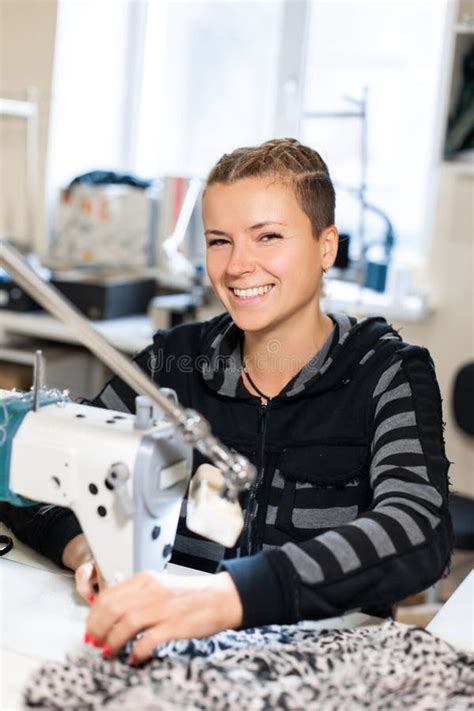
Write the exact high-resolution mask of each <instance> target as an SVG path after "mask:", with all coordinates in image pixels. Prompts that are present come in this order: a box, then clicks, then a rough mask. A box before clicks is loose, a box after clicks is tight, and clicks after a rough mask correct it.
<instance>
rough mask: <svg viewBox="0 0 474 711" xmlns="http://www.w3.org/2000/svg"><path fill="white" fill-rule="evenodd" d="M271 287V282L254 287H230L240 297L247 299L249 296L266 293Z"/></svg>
mask: <svg viewBox="0 0 474 711" xmlns="http://www.w3.org/2000/svg"><path fill="white" fill-rule="evenodd" d="M272 287H273V284H268V285H267V286H259V287H257V288H256V289H232V291H233V292H234V294H235V295H236V296H239V297H240V298H241V299H248V298H250V297H251V296H263V294H267V293H268V292H269V291H270V289H271V288H272Z"/></svg>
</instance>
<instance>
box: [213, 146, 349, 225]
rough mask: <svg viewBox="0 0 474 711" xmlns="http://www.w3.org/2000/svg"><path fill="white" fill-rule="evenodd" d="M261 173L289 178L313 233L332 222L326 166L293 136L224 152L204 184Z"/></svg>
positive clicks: (330, 186)
mask: <svg viewBox="0 0 474 711" xmlns="http://www.w3.org/2000/svg"><path fill="white" fill-rule="evenodd" d="M265 176H274V177H275V178H279V179H281V180H284V181H286V180H289V181H290V183H291V184H292V186H293V189H294V192H295V196H296V199H297V200H298V203H299V205H300V207H301V208H302V210H303V211H304V212H305V213H306V215H307V216H308V218H309V220H310V222H311V226H312V231H313V235H314V237H316V238H318V237H319V236H320V234H321V232H322V231H323V230H324V229H325V228H326V227H330V226H331V225H333V224H334V212H335V207H336V196H335V192H334V186H333V184H332V181H331V177H330V175H329V170H328V167H327V165H326V163H325V162H324V160H323V159H322V158H321V156H320V155H319V153H317V151H315V150H314V149H313V148H309V146H304V145H303V144H301V143H300V142H299V141H297V140H296V139H295V138H275V139H273V140H271V141H266V142H265V143H262V144H261V145H260V146H251V147H247V148H237V149H236V150H235V151H232V153H225V154H224V155H223V156H222V158H220V159H219V160H218V161H217V163H216V164H215V166H214V167H213V168H212V170H211V171H210V173H209V175H208V178H207V181H206V188H208V187H210V186H211V185H213V184H214V183H224V184H231V183H235V182H237V181H238V180H242V179H243V178H256V177H265Z"/></svg>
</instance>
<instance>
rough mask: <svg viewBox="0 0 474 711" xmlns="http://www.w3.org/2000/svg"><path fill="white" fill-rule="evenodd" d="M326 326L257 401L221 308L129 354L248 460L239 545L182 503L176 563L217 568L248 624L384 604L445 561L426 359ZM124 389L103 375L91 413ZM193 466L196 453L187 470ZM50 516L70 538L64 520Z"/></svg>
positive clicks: (446, 525) (436, 433)
mask: <svg viewBox="0 0 474 711" xmlns="http://www.w3.org/2000/svg"><path fill="white" fill-rule="evenodd" d="M332 318H333V321H334V323H335V328H334V330H333V334H332V336H331V337H330V338H329V339H328V341H327V343H326V344H325V345H324V347H323V348H322V350H321V351H320V352H319V353H318V354H316V355H315V357H314V358H313V359H312V360H311V361H310V362H309V363H308V364H307V365H306V366H305V367H304V368H303V369H302V370H301V371H300V372H299V373H298V375H297V376H296V377H295V378H294V379H293V380H292V381H291V382H290V383H288V385H287V386H286V387H285V388H284V390H283V391H282V392H281V393H280V394H279V395H278V396H276V397H274V398H272V399H271V400H270V401H269V402H268V405H267V406H266V407H265V406H262V405H261V403H260V399H259V398H256V397H254V396H252V395H250V393H249V392H248V391H247V390H246V388H245V386H244V384H243V382H242V379H241V375H240V366H241V340H242V332H241V331H240V330H239V329H238V328H237V327H236V326H235V324H233V322H232V321H231V320H230V317H229V316H228V315H227V314H224V315H222V316H219V317H216V318H214V319H212V320H210V321H208V322H205V323H202V324H189V325H184V326H178V327H176V328H174V329H170V330H168V331H160V332H158V333H157V334H156V336H155V339H154V343H153V346H151V347H150V348H149V349H147V350H146V351H144V352H142V353H141V354H140V355H139V356H138V357H137V359H136V360H137V363H138V364H139V365H140V366H141V367H142V368H143V369H145V370H146V371H147V372H149V373H150V374H151V375H152V376H153V377H154V378H155V379H156V380H157V381H158V382H159V383H160V384H161V385H163V386H167V387H171V388H173V389H174V390H176V392H177V394H178V397H179V400H180V402H181V403H182V404H183V405H184V406H186V407H192V408H194V409H196V410H198V411H199V412H201V413H202V414H203V415H204V416H205V417H206V418H207V419H208V420H209V422H210V423H211V426H212V429H213V432H214V433H215V434H216V435H218V436H219V438H220V439H221V440H222V441H223V442H224V443H225V444H227V445H228V446H230V447H233V448H234V449H235V450H237V451H239V452H241V453H243V454H245V455H246V456H247V457H249V458H250V459H251V460H252V461H253V462H254V463H255V464H256V466H257V469H258V477H257V481H256V483H255V484H254V486H253V488H252V490H251V491H250V492H249V493H248V494H247V495H245V497H243V500H242V504H243V507H244V509H245V527H244V531H243V533H242V536H241V538H240V540H239V542H238V545H237V547H236V548H234V549H225V548H223V547H221V546H219V545H218V544H215V543H212V542H210V541H208V540H205V539H204V538H201V537H199V536H197V535H195V534H193V533H191V532H190V531H188V530H187V528H186V525H185V507H186V504H185V503H184V506H183V511H182V518H181V521H180V525H179V528H178V534H177V537H176V542H175V546H174V551H173V558H172V561H173V562H176V563H180V564H182V565H187V566H191V567H195V568H200V569H202V570H207V571H215V570H216V569H221V570H222V569H225V570H227V571H228V572H229V573H230V575H231V576H232V578H233V580H234V582H235V584H236V586H237V588H238V590H239V593H240V596H241V598H242V602H243V607H244V626H254V625H263V624H269V623H283V622H293V621H296V620H299V619H305V618H313V619H318V618H324V617H331V616H336V615H339V614H341V613H342V612H344V611H348V610H358V609H364V610H369V609H381V608H384V607H385V608H386V607H389V606H390V605H391V604H393V603H394V602H396V601H398V600H400V599H402V598H403V597H406V596H407V595H410V594H412V593H415V592H417V591H420V590H423V589H425V588H426V587H428V586H429V585H431V584H432V583H434V582H435V581H436V580H437V579H438V578H439V577H441V575H442V573H443V571H444V569H445V567H446V565H447V563H448V560H449V555H450V551H451V546H452V532H451V522H450V518H449V513H448V508H447V495H448V481H447V471H448V466H449V463H448V461H447V459H446V456H445V453H444V442H443V425H442V414H441V399H440V394H439V388H438V385H437V382H436V378H435V374H434V369H433V365H432V362H431V360H430V357H429V354H428V352H427V351H426V350H425V349H422V348H418V347H414V346H410V345H407V344H405V343H403V342H402V341H401V339H400V338H399V336H398V334H397V333H396V332H395V331H394V330H393V329H392V328H391V327H390V326H389V325H388V324H387V323H386V321H385V320H384V319H381V318H370V319H365V320H364V321H361V322H359V323H356V322H355V320H353V319H349V318H348V317H347V316H345V315H344V314H336V315H334V316H332ZM134 395H135V394H134V393H133V392H132V391H131V390H130V389H129V388H128V386H126V385H125V384H124V383H122V382H120V381H119V380H118V379H113V380H112V381H111V382H110V383H109V384H108V385H107V386H106V387H105V388H104V390H103V391H102V392H101V393H100V395H99V397H98V398H96V400H95V401H94V404H95V405H97V406H103V407H108V408H111V409H117V410H133V408H134ZM203 461H204V459H203V457H202V455H200V454H198V453H195V461H194V466H195V467H197V466H198V465H199V464H201V463H202V462H203ZM23 515H25V514H23ZM26 515H27V514H26ZM49 515H50V516H53V517H54V516H55V515H56V517H57V520H56V523H55V526H53V527H52V528H51V530H56V532H57V531H58V528H59V527H60V525H62V526H63V528H64V532H66V529H67V536H66V537H67V539H68V540H69V538H71V537H72V535H73V533H74V525H73V522H72V519H71V515H70V514H64V513H63V514H60V513H58V512H57V511H56V513H55V512H52V514H51V512H50V514H49ZM37 518H38V517H37V516H36V519H37ZM30 526H31V524H30ZM68 527H69V528H68ZM27 528H28V526H27ZM76 532H77V531H76ZM52 538H53V536H52V534H51V533H50V534H49V541H50V543H49V545H50V546H51V541H52ZM56 540H57V538H56ZM63 540H64V534H63ZM66 542H67V540H64V545H65V543H66ZM56 545H57V544H56ZM36 547H38V545H36ZM46 547H47V545H46ZM43 552H46V553H48V551H47V550H46V551H45V550H44V545H43ZM57 554H58V551H57V550H56V555H57Z"/></svg>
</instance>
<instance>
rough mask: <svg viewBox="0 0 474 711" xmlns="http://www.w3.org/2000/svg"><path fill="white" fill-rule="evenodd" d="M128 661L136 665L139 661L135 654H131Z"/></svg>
mask: <svg viewBox="0 0 474 711" xmlns="http://www.w3.org/2000/svg"><path fill="white" fill-rule="evenodd" d="M128 663H129V664H131V665H132V666H135V665H136V664H137V663H138V659H137V658H136V656H135V655H134V654H131V655H130V656H129V658H128Z"/></svg>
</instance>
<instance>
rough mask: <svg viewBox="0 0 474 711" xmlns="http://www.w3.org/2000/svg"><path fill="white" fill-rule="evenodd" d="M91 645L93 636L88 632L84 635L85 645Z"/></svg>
mask: <svg viewBox="0 0 474 711" xmlns="http://www.w3.org/2000/svg"><path fill="white" fill-rule="evenodd" d="M90 643H91V636H90V634H89V632H86V633H85V635H84V644H90Z"/></svg>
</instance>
